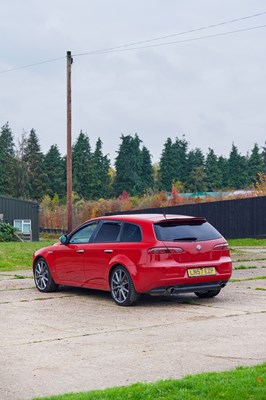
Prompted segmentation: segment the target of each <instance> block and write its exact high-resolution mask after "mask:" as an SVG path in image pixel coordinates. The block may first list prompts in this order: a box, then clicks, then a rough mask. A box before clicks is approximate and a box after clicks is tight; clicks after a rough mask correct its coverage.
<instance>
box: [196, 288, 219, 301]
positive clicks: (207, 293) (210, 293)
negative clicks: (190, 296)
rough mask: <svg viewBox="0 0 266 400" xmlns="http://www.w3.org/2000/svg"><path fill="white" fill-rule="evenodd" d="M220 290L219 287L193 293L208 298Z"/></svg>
mask: <svg viewBox="0 0 266 400" xmlns="http://www.w3.org/2000/svg"><path fill="white" fill-rule="evenodd" d="M220 291H221V289H213V290H206V291H204V292H195V295H196V296H198V297H200V298H201V299H210V298H211V297H215V296H217V295H218V294H219V293H220Z"/></svg>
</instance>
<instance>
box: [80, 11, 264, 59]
mask: <svg viewBox="0 0 266 400" xmlns="http://www.w3.org/2000/svg"><path fill="white" fill-rule="evenodd" d="M265 14H266V11H263V12H261V13H257V14H252V15H247V16H245V17H241V18H236V19H231V20H228V21H223V22H219V23H217V24H212V25H206V26H203V27H200V28H195V29H190V30H187V31H183V32H178V33H172V34H171V35H165V36H158V37H155V38H153V39H147V40H141V41H138V42H132V43H128V44H123V45H120V46H115V47H108V48H106V49H101V50H94V51H89V52H86V53H78V54H73V57H79V56H85V55H93V54H98V53H106V52H110V51H111V50H118V49H122V48H125V47H130V46H136V45H139V44H145V43H150V42H153V41H158V40H163V39H169V38H170V37H174V36H181V35H186V34H188V33H194V32H199V31H203V30H206V29H212V28H216V27H218V26H223V25H227V24H232V23H235V22H239V21H243V20H246V19H250V18H256V17H260V16H262V15H265ZM173 43H175V42H173Z"/></svg>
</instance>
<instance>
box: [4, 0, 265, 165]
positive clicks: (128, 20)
mask: <svg viewBox="0 0 266 400" xmlns="http://www.w3.org/2000/svg"><path fill="white" fill-rule="evenodd" d="M0 10H1V23H0V48H1V55H0V72H1V73H0V126H2V125H4V124H5V123H6V122H7V121H9V124H10V127H11V129H12V131H13V133H14V135H15V138H16V140H17V139H18V138H19V137H20V136H21V134H22V132H23V131H26V132H29V131H30V129H31V128H34V129H36V132H37V135H38V137H39V139H40V144H41V148H42V151H43V152H47V151H48V149H49V148H50V146H51V145H52V144H55V143H56V144H57V145H58V146H59V148H60V151H61V152H62V155H65V153H66V59H65V56H66V51H67V50H70V51H71V52H72V54H74V55H75V54H80V53H88V52H91V51H94V50H101V49H106V48H112V47H116V46H120V45H124V44H130V43H134V42H138V41H145V40H149V39H153V38H157V37H162V36H168V35H173V34H178V33H182V32H185V31H189V30H196V31H195V32H193V33H188V34H183V35H176V36H171V37H169V38H166V39H164V40H160V41H154V42H147V43H146V44H142V45H141V44H139V45H135V46H133V47H139V46H147V45H154V44H161V43H164V42H174V41H179V43H175V44H171V45H165V46H157V47H148V48H145V49H136V50H131V51H128V50H127V51H125V49H128V48H124V49H123V51H119V52H112V53H105V54H94V55H83V56H76V57H74V63H73V66H72V96H73V97H72V139H73V142H74V141H75V139H76V138H77V136H78V134H79V132H80V130H81V129H82V130H83V131H84V132H86V133H87V134H88V135H89V137H90V141H91V145H92V148H93V149H94V146H95V142H96V140H97V138H98V137H101V139H102V141H103V149H104V152H105V153H109V154H110V158H111V160H112V162H114V158H115V156H116V150H118V147H119V144H120V142H121V140H120V137H121V134H124V135H127V134H131V135H134V134H135V133H136V132H137V133H138V135H139V136H140V138H141V139H142V141H143V144H144V145H145V146H146V147H147V148H148V149H149V150H150V152H151V154H152V156H153V159H152V161H153V162H157V161H159V158H160V155H161V152H162V149H163V144H164V143H165V141H166V138H167V137H171V138H172V139H175V137H179V138H181V137H182V135H183V134H185V136H186V139H187V140H188V142H189V144H190V149H192V148H196V147H199V148H201V149H202V150H203V152H204V153H206V152H207V151H208V148H209V147H210V148H213V149H214V151H215V153H216V154H217V155H221V154H223V155H224V156H226V157H228V156H229V152H230V150H231V147H232V142H234V143H235V145H236V146H237V147H238V149H239V151H240V152H241V153H242V154H246V153H247V151H249V150H251V149H252V147H253V145H254V143H255V142H257V143H258V145H259V146H264V144H265V140H266V104H265V99H266V93H265V92H266V51H265V47H266V27H264V28H259V29H254V30H247V31H243V32H239V33H234V34H226V35H221V36H215V37H210V38H206V39H201V40H192V41H185V40H188V39H197V38H200V37H202V36H211V35H217V34H220V33H223V32H231V31H235V30H242V29H246V28H251V27H257V26H261V25H266V14H264V15H261V16H258V17H254V18H248V19H243V20H242V21H238V22H234V23H229V24H224V25H220V26H217V27H214V28H211V29H205V30H197V29H198V28H202V27H205V26H209V25H216V24H220V23H221V22H226V21H230V20H233V19H240V18H243V17H246V16H250V15H253V14H257V13H263V12H265V11H266V3H265V1H263V0H253V1H251V0H186V1H184V0H183V1H181V0H164V1H163V0H134V1H125V0H112V1H111V0H97V1H96V0H95V1H92V0H75V1H74V0H72V1H70V0H45V1H43V0H42V1H41V0H23V1H21V0H1V5H0ZM180 41H183V42H180ZM61 57H62V58H61ZM56 58H61V59H60V60H57V61H54V62H51V63H46V64H40V65H35V66H32V67H30V68H25V69H17V70H14V71H10V72H5V73H3V72H2V71H6V70H10V69H14V68H17V67H21V66H25V65H29V64H35V63H38V62H41V61H47V60H51V59H56Z"/></svg>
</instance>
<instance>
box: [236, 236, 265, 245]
mask: <svg viewBox="0 0 266 400" xmlns="http://www.w3.org/2000/svg"><path fill="white" fill-rule="evenodd" d="M228 243H229V245H230V246H266V239H251V238H246V239H229V240H228Z"/></svg>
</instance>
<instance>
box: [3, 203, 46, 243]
mask: <svg viewBox="0 0 266 400" xmlns="http://www.w3.org/2000/svg"><path fill="white" fill-rule="evenodd" d="M0 219H2V220H3V221H4V222H8V223H9V224H10V225H12V226H15V227H16V228H17V229H18V231H19V233H20V234H21V236H22V237H24V238H26V239H27V240H32V241H33V242H38V241H39V204H38V203H37V202H36V201H29V200H21V199H13V198H12V197H6V196H0Z"/></svg>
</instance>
